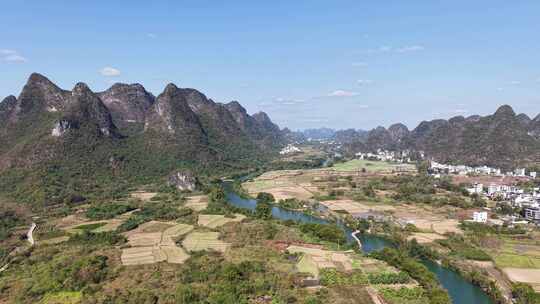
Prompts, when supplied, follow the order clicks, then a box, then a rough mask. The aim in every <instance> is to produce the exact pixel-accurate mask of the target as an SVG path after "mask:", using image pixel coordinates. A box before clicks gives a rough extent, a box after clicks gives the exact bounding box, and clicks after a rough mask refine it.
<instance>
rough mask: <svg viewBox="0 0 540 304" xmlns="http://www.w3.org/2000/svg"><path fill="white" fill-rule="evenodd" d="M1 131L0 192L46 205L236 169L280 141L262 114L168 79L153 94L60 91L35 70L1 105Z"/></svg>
mask: <svg viewBox="0 0 540 304" xmlns="http://www.w3.org/2000/svg"><path fill="white" fill-rule="evenodd" d="M0 135H1V136H0V182H1V183H0V184H1V185H0V192H3V193H8V194H10V195H11V196H13V197H15V198H18V199H19V200H24V201H28V202H35V201H38V202H40V203H44V204H49V203H57V202H62V201H65V200H70V198H71V197H72V196H75V195H79V194H80V193H83V194H85V193H89V192H92V193H96V192H99V191H101V192H102V193H103V194H104V195H107V194H110V192H111V191H118V189H122V188H125V187H128V186H130V185H135V184H142V183H147V182H151V181H152V180H155V179H157V178H162V177H164V176H166V175H168V174H170V173H171V172H173V171H175V170H179V169H186V168H188V169H191V170H194V171H197V175H212V174H223V173H226V172H232V171H236V170H243V169H246V168H249V167H252V166H253V165H254V164H256V163H257V162H260V161H265V160H267V159H269V158H270V157H271V156H272V155H274V153H275V152H276V151H277V149H279V147H280V146H281V145H282V143H283V142H284V136H283V133H282V132H281V130H280V129H279V127H277V126H276V125H275V124H273V123H272V122H271V121H270V119H269V118H268V116H267V115H266V114H264V113H262V114H261V113H257V114H256V115H253V116H250V115H249V114H247V111H246V110H245V109H244V108H243V107H242V106H241V105H240V104H239V103H237V102H235V103H233V104H227V105H225V104H220V103H216V102H214V101H212V100H211V99H208V98H207V97H206V96H205V95H204V94H202V93H200V92H199V91H197V90H194V89H183V88H178V87H177V86H175V85H174V84H169V85H167V87H166V88H165V90H164V91H163V92H162V93H161V94H159V95H158V96H157V97H154V96H153V95H152V94H151V93H148V92H147V91H146V90H145V89H144V87H143V86H141V85H139V84H133V85H127V84H115V85H113V86H112V87H111V88H110V89H108V90H106V91H104V92H101V93H94V92H92V91H91V90H90V89H89V88H88V86H87V85H85V84H84V83H79V84H77V85H76V86H75V87H74V88H73V89H72V90H63V89H61V88H59V87H58V86H56V85H55V84H54V83H52V82H51V81H50V80H49V79H47V78H46V77H44V76H42V75H40V74H37V73H35V74H32V75H31V76H30V78H29V79H28V82H27V83H26V85H25V86H24V88H23V90H22V92H21V94H20V95H19V96H18V97H14V96H9V97H7V98H6V99H5V100H4V101H2V102H1V103H0ZM96 190H99V191H96Z"/></svg>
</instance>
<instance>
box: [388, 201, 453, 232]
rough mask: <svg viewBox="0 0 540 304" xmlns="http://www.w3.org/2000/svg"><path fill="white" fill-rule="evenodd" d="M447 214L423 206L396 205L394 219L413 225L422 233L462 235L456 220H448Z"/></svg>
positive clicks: (442, 210)
mask: <svg viewBox="0 0 540 304" xmlns="http://www.w3.org/2000/svg"><path fill="white" fill-rule="evenodd" d="M448 214H449V212H448V211H447V210H446V209H444V208H439V209H436V210H435V209H433V208H429V207H425V206H414V205H398V206H396V209H395V211H394V217H395V218H396V219H400V220H403V221H408V222H411V223H412V224H414V225H415V226H416V227H417V228H418V229H420V230H422V231H423V232H434V233H438V234H445V233H447V232H454V233H463V231H462V230H461V229H460V228H459V221H458V220H457V219H452V218H448Z"/></svg>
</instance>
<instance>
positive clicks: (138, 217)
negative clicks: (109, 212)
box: [117, 202, 193, 232]
mask: <svg viewBox="0 0 540 304" xmlns="http://www.w3.org/2000/svg"><path fill="white" fill-rule="evenodd" d="M192 213H193V211H192V210H191V209H189V208H178V206H177V205H171V204H170V203H163V202H149V203H146V204H144V205H143V206H142V207H141V208H140V210H139V211H136V212H134V213H133V214H132V215H131V216H130V217H129V218H128V219H127V220H126V221H125V222H124V223H122V224H121V225H120V226H119V227H118V228H117V231H120V232H123V231H129V230H132V229H135V228H137V227H138V226H139V225H141V224H143V223H146V222H149V221H152V220H164V221H172V220H177V219H179V218H184V219H185V218H189V217H190V215H191V214H192ZM190 221H193V219H188V220H186V222H190Z"/></svg>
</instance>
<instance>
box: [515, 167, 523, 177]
mask: <svg viewBox="0 0 540 304" xmlns="http://www.w3.org/2000/svg"><path fill="white" fill-rule="evenodd" d="M514 174H515V175H516V176H525V168H518V169H516V170H514Z"/></svg>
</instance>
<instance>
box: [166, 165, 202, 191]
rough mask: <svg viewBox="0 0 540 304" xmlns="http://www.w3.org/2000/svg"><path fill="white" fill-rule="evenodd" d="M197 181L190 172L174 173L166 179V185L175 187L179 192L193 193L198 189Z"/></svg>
mask: <svg viewBox="0 0 540 304" xmlns="http://www.w3.org/2000/svg"><path fill="white" fill-rule="evenodd" d="M198 184H199V182H198V180H197V178H196V177H195V176H194V175H193V173H192V172H191V171H187V170H183V171H175V172H174V173H172V174H171V175H169V178H168V185H169V186H172V187H175V188H176V189H178V190H179V191H195V190H196V189H197V187H198Z"/></svg>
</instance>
